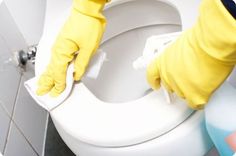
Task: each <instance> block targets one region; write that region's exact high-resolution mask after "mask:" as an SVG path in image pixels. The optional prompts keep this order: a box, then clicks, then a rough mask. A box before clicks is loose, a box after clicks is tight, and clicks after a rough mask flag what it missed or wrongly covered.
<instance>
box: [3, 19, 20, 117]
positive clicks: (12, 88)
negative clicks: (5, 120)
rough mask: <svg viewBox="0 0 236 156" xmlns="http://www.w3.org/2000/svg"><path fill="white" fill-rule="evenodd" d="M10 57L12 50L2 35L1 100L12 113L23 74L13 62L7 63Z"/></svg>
mask: <svg viewBox="0 0 236 156" xmlns="http://www.w3.org/2000/svg"><path fill="white" fill-rule="evenodd" d="M0 18H1V17H0ZM0 25H1V24H0ZM0 30H1V28H0ZM9 58H11V52H10V50H9V49H8V47H7V45H6V43H5V41H4V40H3V39H2V37H1V36H0V101H1V103H2V104H3V106H4V107H5V108H6V110H7V111H8V113H9V114H12V110H13V106H14V102H15V97H16V94H17V90H18V86H19V82H20V76H21V74H20V72H19V70H18V68H17V67H15V66H14V64H13V63H10V62H9V63H7V62H8V60H9Z"/></svg>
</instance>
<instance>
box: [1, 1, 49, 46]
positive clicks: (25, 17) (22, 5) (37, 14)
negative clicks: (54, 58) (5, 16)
mask: <svg viewBox="0 0 236 156" xmlns="http://www.w3.org/2000/svg"><path fill="white" fill-rule="evenodd" d="M4 2H5V3H6V6H7V8H8V10H9V12H10V13H11V15H12V17H13V19H14V21H15V23H16V24H17V26H18V28H19V30H20V32H21V33H22V35H23V36H24V38H25V40H26V43H27V44H28V45H32V44H37V43H38V41H39V39H40V36H41V34H42V31H43V24H44V15H45V8H46V0H20V1H17V0H5V1H4Z"/></svg>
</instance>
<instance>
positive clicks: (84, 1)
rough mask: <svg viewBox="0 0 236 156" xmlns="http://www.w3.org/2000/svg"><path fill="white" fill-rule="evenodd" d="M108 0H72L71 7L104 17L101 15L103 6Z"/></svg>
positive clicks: (87, 13)
mask: <svg viewBox="0 0 236 156" xmlns="http://www.w3.org/2000/svg"><path fill="white" fill-rule="evenodd" d="M109 1H110V0H74V1H73V8H74V9H76V10H77V11H79V12H81V13H82V14H85V15H88V16H91V17H95V18H100V19H105V17H104V16H103V14H102V13H103V8H104V6H105V4H106V2H109Z"/></svg>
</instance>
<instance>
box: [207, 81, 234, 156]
mask: <svg viewBox="0 0 236 156" xmlns="http://www.w3.org/2000/svg"><path fill="white" fill-rule="evenodd" d="M205 122H206V128H207V131H208V133H209V135H210V137H211V139H212V141H213V142H214V144H215V146H216V148H217V150H218V152H219V153H220V155H221V156H232V155H233V154H234V153H235V152H236V151H235V150H236V149H234V148H233V147H234V146H235V145H236V138H235V136H236V135H235V134H236V88H234V87H233V86H231V85H230V84H229V83H228V82H225V83H224V84H222V86H221V87H220V88H218V89H217V90H216V91H215V93H214V94H213V95H212V97H211V99H210V101H209V103H208V104H207V105H206V107H205Z"/></svg>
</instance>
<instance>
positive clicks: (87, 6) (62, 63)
mask: <svg viewBox="0 0 236 156" xmlns="http://www.w3.org/2000/svg"><path fill="white" fill-rule="evenodd" d="M105 3H106V0H74V2H73V9H72V11H71V15H70V17H69V18H68V19H67V21H66V23H65V25H64V27H63V28H62V30H61V32H60V33H59V35H58V37H57V39H56V42H55V44H54V46H53V48H52V56H51V60H50V63H49V65H48V67H47V69H46V71H45V72H44V73H43V74H42V75H41V77H40V79H39V82H38V89H37V94H38V95H44V94H46V93H48V92H50V95H51V96H53V97H55V96H58V95H59V94H60V93H61V92H63V91H64V89H65V87H66V72H67V66H68V64H69V63H70V62H71V61H72V60H73V59H74V66H75V69H74V70H75V73H74V79H75V80H76V81H78V80H80V79H81V77H82V76H83V74H84V72H85V70H86V67H87V66H88V64H89V61H90V59H91V57H92V56H93V55H94V53H95V52H96V50H97V48H98V46H99V43H100V41H101V38H102V35H103V32H104V29H105V25H106V19H105V17H104V16H103V15H102V10H103V7H104V5H105ZM77 52H78V54H77Z"/></svg>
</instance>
